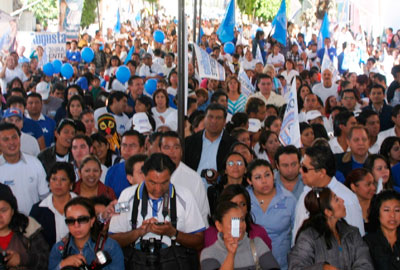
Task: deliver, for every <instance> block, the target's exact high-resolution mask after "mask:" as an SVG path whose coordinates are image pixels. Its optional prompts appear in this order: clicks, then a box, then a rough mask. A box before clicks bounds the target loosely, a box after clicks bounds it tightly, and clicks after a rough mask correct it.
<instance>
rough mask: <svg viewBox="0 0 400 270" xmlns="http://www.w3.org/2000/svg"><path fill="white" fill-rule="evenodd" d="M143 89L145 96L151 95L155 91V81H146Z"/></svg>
mask: <svg viewBox="0 0 400 270" xmlns="http://www.w3.org/2000/svg"><path fill="white" fill-rule="evenodd" d="M144 89H145V90H146V92H147V94H149V95H151V96H152V95H153V93H154V91H156V89H157V80H156V79H148V80H147V81H146V83H145V84H144Z"/></svg>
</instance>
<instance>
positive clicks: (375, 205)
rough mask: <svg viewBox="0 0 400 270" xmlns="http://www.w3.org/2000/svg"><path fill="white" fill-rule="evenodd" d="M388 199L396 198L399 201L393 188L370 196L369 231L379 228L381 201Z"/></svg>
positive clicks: (399, 198)
mask: <svg viewBox="0 0 400 270" xmlns="http://www.w3.org/2000/svg"><path fill="white" fill-rule="evenodd" d="M389 200H397V201H399V202H400V194H399V193H397V192H396V191H394V190H383V191H381V192H380V193H378V194H377V195H375V196H374V197H373V198H372V201H371V205H370V208H369V215H368V222H369V224H370V228H371V232H376V231H377V230H378V229H379V228H380V226H381V222H380V220H379V217H380V209H381V206H382V203H384V202H386V201H389Z"/></svg>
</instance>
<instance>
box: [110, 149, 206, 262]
mask: <svg viewBox="0 0 400 270" xmlns="http://www.w3.org/2000/svg"><path fill="white" fill-rule="evenodd" d="M175 167H176V166H175V164H174V162H173V161H172V160H171V159H170V158H169V157H168V156H167V155H165V154H162V153H155V154H153V155H151V156H150V157H149V158H148V159H147V160H146V161H145V163H144V165H143V167H142V171H143V173H144V175H145V181H144V182H143V183H142V184H140V185H135V186H131V187H128V188H126V189H125V190H124V191H123V192H122V193H121V196H120V197H119V200H118V203H120V204H121V203H125V202H128V205H129V207H123V208H120V210H121V211H120V213H119V215H115V216H113V218H112V219H111V223H110V232H111V233H112V234H111V235H110V236H111V237H112V238H113V239H115V240H116V241H117V242H118V243H119V244H120V245H121V246H122V247H123V248H125V251H126V252H125V263H126V265H125V266H126V269H130V268H129V267H132V268H134V267H136V268H134V269H142V268H138V267H140V265H142V266H143V267H146V265H147V266H159V267H160V269H170V268H168V266H166V267H167V268H164V264H165V263H164V262H163V260H168V261H169V262H170V263H172V264H174V265H175V266H177V265H178V260H181V256H180V254H181V252H182V254H184V256H188V255H187V254H191V255H192V256H191V255H189V256H191V257H190V258H189V259H184V260H185V262H186V263H187V262H190V264H192V265H193V263H194V265H197V264H198V262H197V264H196V261H197V260H198V258H197V252H196V250H200V249H201V248H202V246H203V238H204V235H203V232H204V230H205V229H206V228H205V224H204V222H203V220H202V218H201V213H200V210H199V208H198V206H197V204H196V202H195V200H194V198H193V196H192V194H191V192H190V191H189V190H187V189H186V188H184V187H181V186H174V185H172V184H171V183H170V178H171V175H172V173H173V172H174V170H175ZM171 249H173V252H169V250H171ZM127 254H129V256H128V255H127ZM171 256H172V257H171ZM178 258H179V259H178ZM191 258H192V259H191ZM171 261H172V262H171ZM180 263H182V261H180ZM168 265H169V266H171V265H170V264H168ZM194 265H193V267H195V266H194ZM188 267H191V265H188ZM171 269H173V267H172V268H171ZM192 269H195V268H192Z"/></svg>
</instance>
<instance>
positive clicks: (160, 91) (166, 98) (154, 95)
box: [153, 88, 169, 108]
mask: <svg viewBox="0 0 400 270" xmlns="http://www.w3.org/2000/svg"><path fill="white" fill-rule="evenodd" d="M160 93H161V94H163V95H164V97H165V107H166V108H168V107H169V97H168V92H167V90H165V89H161V88H159V89H157V90H156V91H155V92H154V93H153V102H154V104H156V96H157V95H158V94H160Z"/></svg>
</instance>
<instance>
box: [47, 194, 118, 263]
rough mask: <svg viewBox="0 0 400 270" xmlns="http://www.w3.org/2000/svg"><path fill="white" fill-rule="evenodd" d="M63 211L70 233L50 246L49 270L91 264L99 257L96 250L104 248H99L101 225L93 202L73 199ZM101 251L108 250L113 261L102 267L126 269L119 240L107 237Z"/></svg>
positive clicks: (79, 198) (78, 198)
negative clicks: (97, 245) (97, 219)
mask: <svg viewBox="0 0 400 270" xmlns="http://www.w3.org/2000/svg"><path fill="white" fill-rule="evenodd" d="M64 213H65V217H66V218H65V223H66V224H67V226H68V230H69V236H68V238H67V239H64V240H62V241H60V242H58V243H56V244H55V245H54V246H53V248H52V249H51V252H50V258H49V270H56V269H57V270H58V269H62V268H64V267H66V266H71V267H80V266H81V265H83V264H86V265H90V264H91V263H92V262H93V261H94V260H95V258H96V255H95V254H96V251H100V250H101V249H96V241H97V238H98V237H99V228H98V225H99V224H98V223H97V222H96V214H95V210H94V206H93V203H92V201H91V200H90V199H87V198H83V197H77V198H74V199H72V200H70V201H69V202H68V203H67V204H66V205H65V207H64ZM102 250H103V251H105V252H107V253H108V254H109V255H110V257H111V259H112V261H111V263H110V264H109V265H107V266H106V267H104V268H102V269H105V270H107V269H108V270H121V269H122V270H123V269H125V266H124V256H123V254H122V250H121V248H120V247H119V245H118V243H117V242H116V241H114V240H113V239H111V238H107V240H106V241H105V244H104V247H103V249H102Z"/></svg>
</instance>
